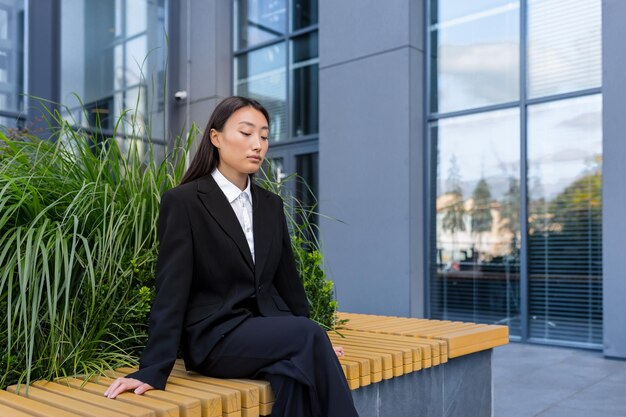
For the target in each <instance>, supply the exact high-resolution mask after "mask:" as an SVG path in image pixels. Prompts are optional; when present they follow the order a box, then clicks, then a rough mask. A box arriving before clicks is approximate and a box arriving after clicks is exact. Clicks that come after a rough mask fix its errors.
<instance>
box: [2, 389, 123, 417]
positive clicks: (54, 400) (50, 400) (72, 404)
mask: <svg viewBox="0 0 626 417" xmlns="http://www.w3.org/2000/svg"><path fill="white" fill-rule="evenodd" d="M7 391H9V392H13V393H15V392H18V391H17V386H16V385H12V386H10V387H7ZM19 393H20V395H26V387H24V386H21V387H20V388H19ZM28 398H30V399H32V400H36V401H39V402H42V403H46V404H48V405H49V406H52V407H56V408H60V409H63V410H66V411H70V412H72V413H76V414H79V415H82V416H94V417H96V416H97V417H128V414H123V413H120V412H116V411H112V410H109V409H100V410H97V414H94V413H95V411H96V410H95V409H94V406H93V405H92V404H89V403H85V402H82V401H79V400H75V399H73V398H68V397H66V396H64V395H61V394H55V393H52V392H48V391H46V390H43V389H41V388H38V387H33V386H31V387H29V388H28ZM105 399H106V398H105ZM109 401H111V402H113V401H114V400H109Z"/></svg>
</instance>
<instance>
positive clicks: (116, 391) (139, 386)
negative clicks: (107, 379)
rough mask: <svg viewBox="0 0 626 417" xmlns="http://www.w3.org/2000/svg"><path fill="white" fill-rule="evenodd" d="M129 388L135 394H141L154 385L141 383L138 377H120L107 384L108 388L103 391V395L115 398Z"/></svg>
mask: <svg viewBox="0 0 626 417" xmlns="http://www.w3.org/2000/svg"><path fill="white" fill-rule="evenodd" d="M131 389H132V390H135V394H139V395H141V394H143V393H144V392H146V391H148V390H151V389H154V387H153V386H152V385H150V384H146V383H143V382H141V381H140V380H138V379H134V378H124V377H120V378H117V379H116V380H115V381H113V382H112V383H111V385H109V388H107V390H106V391H104V396H105V397H107V398H115V397H117V396H118V395H120V394H121V393H123V392H124V391H129V390H131Z"/></svg>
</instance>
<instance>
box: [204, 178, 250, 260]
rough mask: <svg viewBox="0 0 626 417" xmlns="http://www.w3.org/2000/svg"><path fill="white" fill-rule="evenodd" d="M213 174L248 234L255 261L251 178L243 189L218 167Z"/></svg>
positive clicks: (242, 227)
mask: <svg viewBox="0 0 626 417" xmlns="http://www.w3.org/2000/svg"><path fill="white" fill-rule="evenodd" d="M211 175H212V176H213V179H215V182H216V183H217V185H218V186H219V187H220V189H221V190H222V192H223V193H224V195H225V196H226V199H227V200H228V202H229V203H230V205H231V207H232V208H233V210H234V211H235V216H237V220H239V224H240V225H241V229H243V233H244V235H245V236H246V240H247V241H248V247H249V248H250V254H252V261H253V262H254V234H253V233H252V193H251V192H250V178H248V184H247V185H246V189H245V190H243V191H241V190H240V189H239V187H237V186H236V185H235V184H233V183H232V182H230V181H229V180H228V179H227V178H226V177H225V176H224V175H222V173H221V172H220V171H219V170H218V169H217V168H216V169H214V170H213V172H211Z"/></svg>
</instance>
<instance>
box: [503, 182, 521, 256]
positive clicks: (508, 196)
mask: <svg viewBox="0 0 626 417" xmlns="http://www.w3.org/2000/svg"><path fill="white" fill-rule="evenodd" d="M519 203H520V187H519V180H518V179H517V178H515V177H514V176H510V177H509V188H508V190H507V191H506V193H505V194H504V198H503V199H502V211H501V214H500V216H501V217H502V221H501V225H500V230H506V231H508V232H509V233H511V235H512V236H511V254H512V255H516V254H517V242H518V236H519V231H520V221H519Z"/></svg>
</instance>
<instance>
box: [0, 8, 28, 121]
mask: <svg viewBox="0 0 626 417" xmlns="http://www.w3.org/2000/svg"><path fill="white" fill-rule="evenodd" d="M24 13H25V12H24V1H23V0H7V1H3V2H2V3H0V94H1V95H2V99H1V101H0V110H4V111H8V112H14V113H18V112H21V111H23V110H24V96H23V93H24V64H23V61H24Z"/></svg>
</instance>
